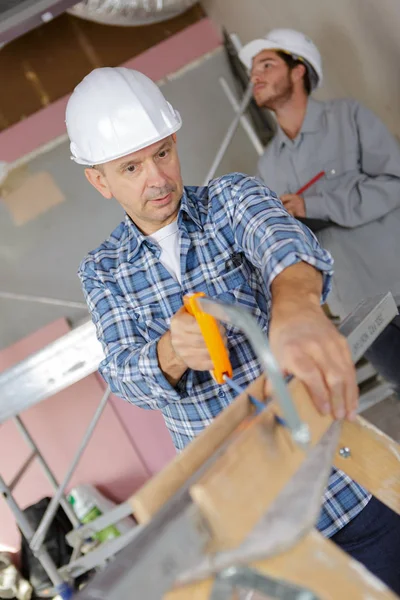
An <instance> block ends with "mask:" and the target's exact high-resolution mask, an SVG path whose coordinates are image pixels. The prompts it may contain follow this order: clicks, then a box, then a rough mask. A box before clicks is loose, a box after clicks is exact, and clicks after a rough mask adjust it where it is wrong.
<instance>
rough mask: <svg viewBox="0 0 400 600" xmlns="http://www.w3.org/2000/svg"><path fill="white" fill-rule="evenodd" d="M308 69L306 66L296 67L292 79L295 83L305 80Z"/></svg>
mask: <svg viewBox="0 0 400 600" xmlns="http://www.w3.org/2000/svg"><path fill="white" fill-rule="evenodd" d="M306 72H307V69H306V66H305V65H301V64H300V65H296V66H295V68H294V69H292V79H293V81H294V82H295V81H300V79H303V77H304V75H305V74H306Z"/></svg>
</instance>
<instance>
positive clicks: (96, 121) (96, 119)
mask: <svg viewBox="0 0 400 600" xmlns="http://www.w3.org/2000/svg"><path fill="white" fill-rule="evenodd" d="M66 125H67V131H68V135H69V138H70V140H71V146H70V148H71V153H72V156H71V158H72V160H74V161H75V162H77V163H79V164H81V165H100V164H103V163H106V162H108V161H110V160H114V159H115V158H120V157H122V156H126V155H127V154H130V153H131V152H136V151H137V150H141V149H142V148H146V146H150V145H151V144H154V143H155V142H158V141H160V140H162V139H164V138H166V137H168V136H169V135H171V134H173V133H175V132H176V131H178V129H180V127H181V125H182V120H181V117H180V115H179V113H178V112H177V111H176V110H174V109H173V108H172V106H171V105H170V104H169V102H167V101H166V99H165V98H164V96H163V94H162V93H161V91H160V89H159V88H158V86H157V85H156V84H155V83H154V82H153V81H152V80H151V79H149V78H148V77H146V75H143V73H139V72H138V71H133V70H132V69H125V68H123V67H116V68H112V67H105V68H101V69H95V70H94V71H92V72H91V73H89V75H87V76H86V77H85V78H84V79H83V80H82V81H81V83H79V84H78V85H77V87H76V88H75V90H74V91H73V93H72V95H71V97H70V99H69V101H68V104H67V110H66Z"/></svg>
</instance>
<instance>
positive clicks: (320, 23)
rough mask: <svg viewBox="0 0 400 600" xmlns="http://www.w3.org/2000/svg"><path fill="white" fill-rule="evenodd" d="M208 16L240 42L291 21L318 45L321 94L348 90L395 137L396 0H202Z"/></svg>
mask: <svg viewBox="0 0 400 600" xmlns="http://www.w3.org/2000/svg"><path fill="white" fill-rule="evenodd" d="M203 5H204V7H205V9H206V11H207V13H208V14H209V16H210V17H211V18H212V19H213V20H214V21H215V22H217V23H218V24H220V25H225V27H226V28H227V29H228V31H229V32H236V33H238V34H239V36H240V39H241V41H242V43H245V42H247V41H249V40H251V39H252V38H254V37H258V36H260V35H263V34H264V33H266V32H267V31H268V30H269V29H271V28H274V27H291V28H295V29H299V30H302V31H303V32H304V33H306V34H308V35H309V36H310V37H311V38H312V39H313V40H314V42H315V43H316V44H317V45H318V47H319V49H320V51H321V53H322V57H323V61H324V71H325V83H324V86H323V88H322V89H321V90H320V91H318V93H317V97H319V98H321V99H326V98H333V97H343V96H350V97H353V98H356V99H358V100H360V101H361V102H363V103H364V104H366V105H367V106H368V107H369V108H371V109H372V110H374V111H375V112H376V113H377V114H378V115H380V117H381V118H382V119H383V120H384V121H385V122H386V124H387V125H388V126H389V127H390V128H391V129H392V131H393V132H394V133H396V134H397V135H398V136H399V137H400V2H399V0H334V1H332V0H331V1H330V2H328V1H327V0H203Z"/></svg>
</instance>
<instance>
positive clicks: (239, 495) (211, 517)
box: [190, 382, 332, 552]
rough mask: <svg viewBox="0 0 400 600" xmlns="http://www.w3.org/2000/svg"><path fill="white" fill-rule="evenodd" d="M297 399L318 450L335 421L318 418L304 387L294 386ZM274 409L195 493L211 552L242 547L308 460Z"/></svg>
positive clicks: (232, 447)
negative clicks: (276, 420) (210, 539)
mask: <svg viewBox="0 0 400 600" xmlns="http://www.w3.org/2000/svg"><path fill="white" fill-rule="evenodd" d="M290 387H291V393H292V398H293V400H294V402H295V404H296V406H297V408H298V411H299V414H300V418H301V419H302V420H304V421H305V422H306V423H308V424H309V426H310V431H311V445H312V446H314V445H316V444H317V443H318V442H319V440H320V439H321V437H322V435H323V434H324V433H325V431H326V430H327V427H328V426H329V425H330V424H331V423H332V419H331V418H330V417H322V416H321V415H319V414H318V413H317V411H316V409H315V407H314V405H313V404H312V403H311V401H304V398H305V399H306V400H307V397H306V391H305V389H304V387H303V386H302V385H301V384H300V383H299V382H292V383H291V385H290ZM276 412H278V409H277V407H275V405H271V407H268V408H267V409H266V410H265V411H264V412H263V413H261V414H260V415H259V416H258V417H257V418H256V419H255V420H254V421H253V423H252V425H251V426H250V427H248V428H247V429H246V430H244V431H243V432H242V434H241V435H240V436H238V437H236V439H235V440H233V442H232V443H231V444H230V445H229V446H228V447H227V449H226V451H225V452H224V453H223V454H222V455H221V456H220V457H219V458H218V459H217V460H216V461H215V463H214V464H213V465H212V466H211V467H210V468H209V469H208V470H207V471H206V473H205V474H204V475H202V477H201V478H200V479H199V481H198V482H196V483H195V484H194V485H192V486H191V488H190V493H191V496H192V498H193V500H194V501H195V503H196V504H197V506H198V507H199V508H200V511H201V513H202V515H203V516H204V517H205V519H206V520H207V523H208V526H209V528H210V530H211V533H212V537H213V542H212V546H211V547H210V548H209V551H210V552H213V551H216V550H222V549H226V548H232V547H235V546H237V545H238V544H239V543H240V542H241V541H242V540H243V539H244V538H245V537H246V535H247V533H248V532H249V531H250V530H251V529H253V527H254V526H255V525H256V523H257V522H258V521H259V520H260V519H261V517H262V516H263V514H264V513H265V511H266V510H267V508H268V507H269V506H270V505H271V503H272V502H273V501H274V500H275V498H276V497H277V496H278V494H279V493H280V492H281V491H282V490H283V488H284V487H285V485H286V484H287V482H288V481H289V479H290V478H291V477H292V476H293V475H294V474H295V472H296V471H297V470H298V468H299V467H300V465H301V464H302V462H303V461H304V460H305V458H306V456H307V454H306V453H305V452H304V451H303V450H302V449H301V448H300V447H298V446H296V445H295V444H294V443H293V441H292V439H291V436H290V433H289V431H288V430H287V429H286V428H284V427H282V426H281V425H277V424H276V422H275V418H274V415H275V413H276Z"/></svg>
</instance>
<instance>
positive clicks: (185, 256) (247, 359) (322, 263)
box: [79, 173, 369, 536]
mask: <svg viewBox="0 0 400 600" xmlns="http://www.w3.org/2000/svg"><path fill="white" fill-rule="evenodd" d="M178 226H179V230H180V235H181V240H180V249H181V277H182V283H181V284H179V283H177V281H176V280H175V279H174V277H173V276H172V275H171V274H170V273H169V272H168V271H167V269H166V268H165V267H164V266H163V265H162V263H161V262H160V260H159V257H160V253H161V249H160V247H159V246H158V245H157V244H156V243H155V242H154V241H152V240H150V239H149V238H146V236H144V235H143V234H142V233H141V232H140V231H139V230H138V229H137V227H136V226H135V224H134V223H133V222H132V221H131V219H130V218H129V217H128V216H126V217H125V220H124V221H123V222H122V223H121V224H120V225H119V226H118V227H117V228H116V229H115V230H114V231H113V233H112V234H111V235H110V237H109V238H108V240H106V241H105V242H104V243H103V244H102V245H101V246H99V248H97V249H96V250H94V251H92V252H91V253H90V254H89V255H88V256H87V257H86V259H85V260H84V261H83V263H82V265H81V267H80V271H79V276H80V278H81V280H82V284H83V290H84V293H85V297H86V301H87V303H88V306H89V310H90V312H91V314H92V319H93V322H94V323H95V326H96V329H97V335H98V338H99V340H100V342H101V343H102V345H103V349H104V353H105V357H106V358H105V360H104V361H103V362H102V363H101V365H100V371H101V373H102V375H103V377H104V379H105V380H106V381H107V382H108V383H109V385H110V387H111V389H112V391H113V392H114V393H116V394H117V395H119V396H121V397H122V398H125V399H126V400H128V401H129V402H132V403H134V404H136V405H137V406H139V407H141V408H147V409H154V410H160V411H161V412H162V414H163V417H164V420H165V423H166V426H167V428H168V429H169V431H170V433H171V436H172V439H173V441H174V444H175V447H176V448H177V449H178V450H181V449H182V448H184V446H186V444H188V443H189V442H190V441H191V440H192V439H193V438H194V437H195V436H196V435H197V434H198V433H200V432H201V431H202V430H203V429H204V427H206V426H207V425H208V424H209V423H211V421H212V420H213V419H214V417H216V416H217V415H218V414H219V413H220V412H221V411H222V410H223V409H224V408H225V407H226V406H228V404H230V403H231V402H232V401H233V399H234V396H235V394H234V392H232V390H231V389H230V388H229V387H228V386H227V385H222V386H220V385H218V384H216V383H215V381H214V380H213V379H212V377H211V376H210V374H209V373H208V372H200V371H193V370H190V369H188V370H187V371H186V373H185V375H184V376H183V377H182V378H181V380H180V381H179V382H178V384H177V385H176V387H175V388H174V387H172V386H171V385H170V384H169V383H168V381H167V380H166V379H165V377H164V375H163V373H162V371H161V370H160V367H159V365H158V360H157V342H158V340H159V339H160V337H161V336H162V335H163V334H164V333H165V332H166V331H168V329H169V323H170V319H171V317H172V316H173V314H174V313H175V312H176V311H177V310H178V309H179V308H180V307H181V306H182V297H183V295H184V294H187V293H191V292H205V294H207V295H208V296H210V297H211V298H218V299H219V300H222V301H225V302H231V303H238V304H240V305H242V306H244V307H245V308H247V309H249V310H250V311H251V312H252V313H253V315H254V316H255V317H256V319H257V321H258V323H259V325H260V327H261V328H262V329H263V330H264V331H265V332H267V331H268V325H269V315H270V308H271V284H272V282H273V280H274V279H275V277H276V276H277V275H279V273H281V272H282V271H283V270H284V269H285V268H286V267H289V266H290V265H293V264H295V263H297V262H300V261H304V262H306V263H309V264H310V265H313V266H314V267H316V268H317V269H318V270H319V271H321V272H322V273H323V276H324V287H323V299H325V298H326V295H327V293H328V291H329V285H330V279H331V275H332V259H331V257H330V255H329V254H328V252H326V251H325V250H323V249H322V248H321V247H320V246H319V244H318V242H317V240H316V238H315V237H314V235H313V234H312V233H311V232H310V231H309V230H308V229H307V228H306V227H304V226H302V225H301V224H300V223H299V222H298V221H297V220H296V219H294V218H292V217H290V216H289V215H288V213H287V212H286V211H285V210H284V208H283V206H282V204H281V202H280V201H279V200H278V198H277V197H276V195H275V194H274V193H272V192H271V191H270V190H269V189H268V188H267V187H265V186H264V185H263V184H262V183H261V182H260V181H259V180H258V179H256V178H253V177H248V176H245V175H242V174H240V173H235V174H231V175H226V176H224V177H221V178H219V179H214V180H213V181H211V182H210V183H209V185H208V187H186V188H185V189H184V192H183V196H182V202H181V206H180V210H179V214H178ZM227 338H228V348H229V355H230V360H231V363H232V367H233V373H234V380H235V382H236V383H237V384H238V385H240V386H242V387H246V386H247V385H248V384H249V383H250V382H252V381H253V380H254V379H255V378H256V377H257V376H258V375H260V374H261V369H260V366H259V364H258V362H257V360H256V358H255V356H254V354H253V351H252V349H251V347H250V344H249V342H248V341H247V339H246V338H245V336H244V335H243V334H242V333H241V332H240V331H238V330H237V329H236V328H234V327H229V326H228V327H227ZM368 499H369V496H368V495H367V493H366V492H365V491H364V490H363V488H361V487H360V486H359V485H357V484H356V483H354V482H353V481H352V480H351V479H350V478H349V477H347V476H346V475H345V474H343V473H342V472H339V471H333V474H332V476H331V479H330V482H329V486H328V488H327V491H326V494H325V502H324V507H323V511H322V514H321V518H320V522H319V528H320V529H321V530H322V531H323V533H324V534H325V535H327V536H331V535H333V534H334V533H335V532H337V531H338V530H339V529H340V528H341V527H343V526H344V525H345V524H346V523H348V522H349V521H350V520H351V519H352V518H353V517H354V516H355V515H356V514H358V513H359V512H360V511H361V510H362V508H363V507H364V506H365V504H366V503H367V502H368Z"/></svg>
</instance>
